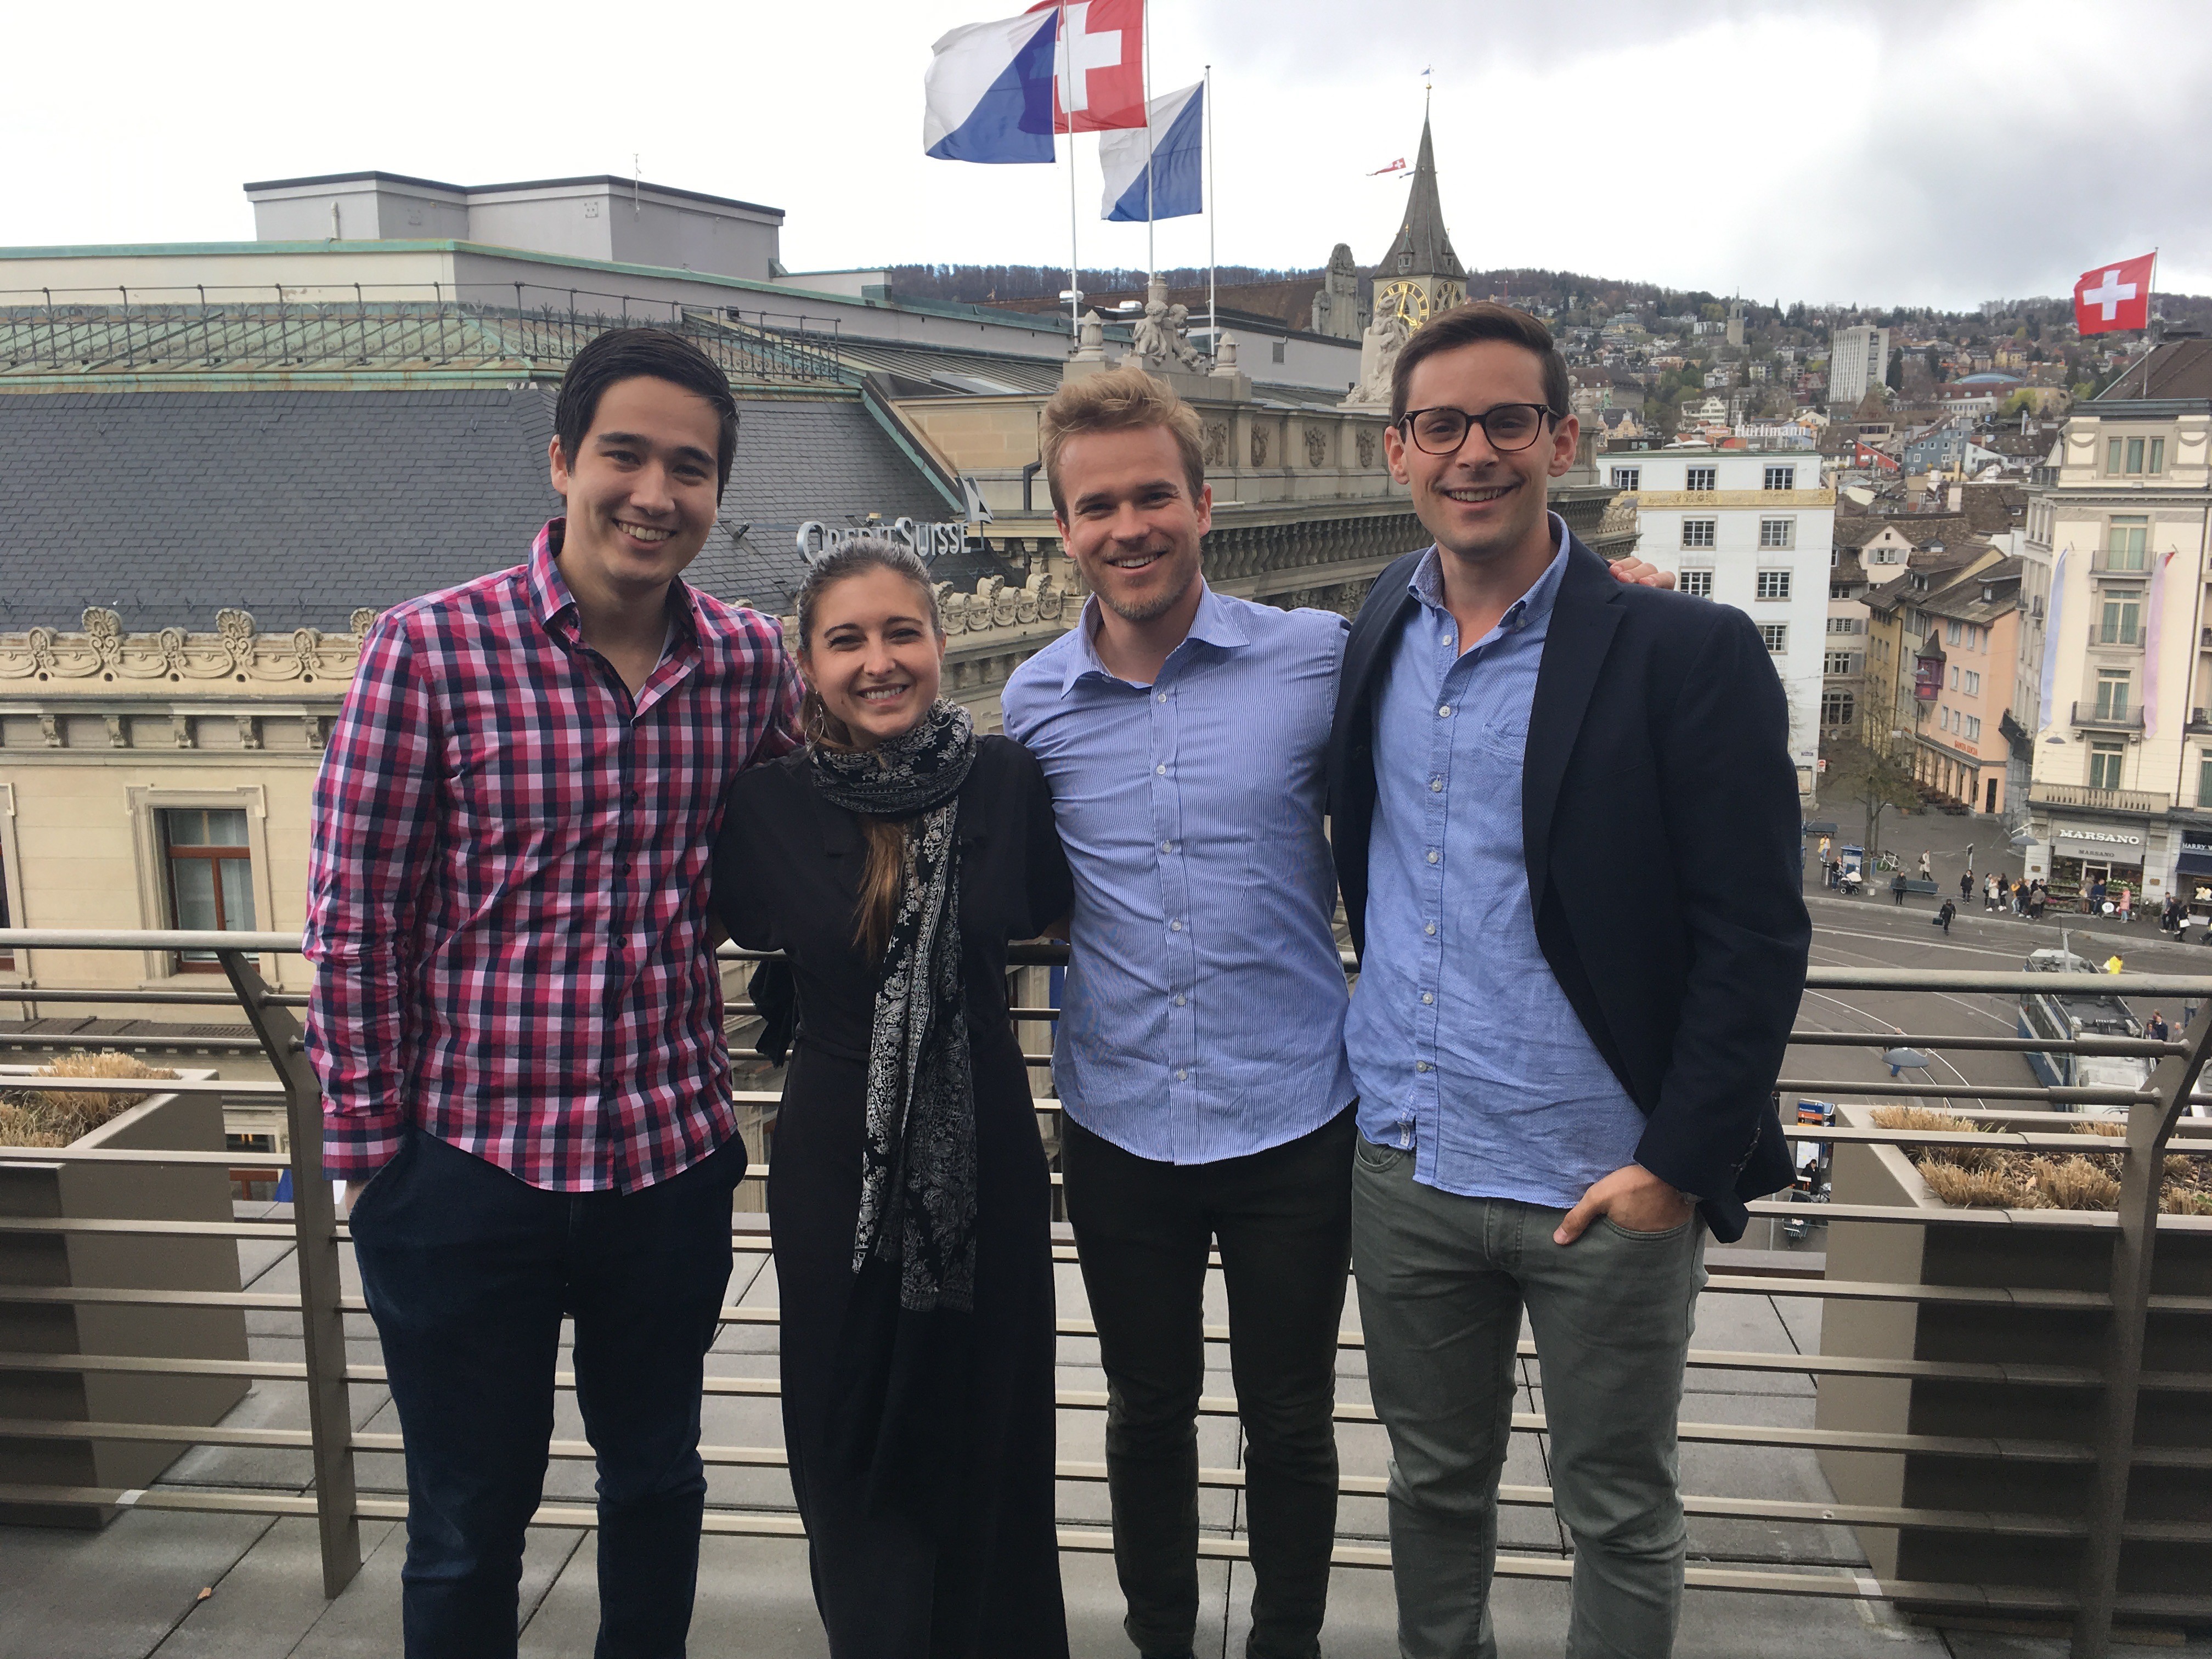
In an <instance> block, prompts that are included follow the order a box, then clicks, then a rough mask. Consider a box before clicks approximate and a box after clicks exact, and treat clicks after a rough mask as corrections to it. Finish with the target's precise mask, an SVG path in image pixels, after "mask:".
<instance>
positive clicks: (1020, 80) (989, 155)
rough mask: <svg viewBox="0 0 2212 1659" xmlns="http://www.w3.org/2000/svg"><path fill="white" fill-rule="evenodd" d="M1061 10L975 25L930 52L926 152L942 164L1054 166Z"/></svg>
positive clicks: (923, 129) (925, 81)
mask: <svg viewBox="0 0 2212 1659" xmlns="http://www.w3.org/2000/svg"><path fill="white" fill-rule="evenodd" d="M1059 38H1060V14H1059V12H1058V11H1057V10H1051V11H1043V12H1034V11H1032V12H1024V13H1023V14H1022V15H1020V16H1019V17H1009V18H1007V19H1006V20H1005V21H1003V22H997V23H970V24H969V25H967V26H966V27H963V28H957V29H954V30H952V31H951V33H948V34H946V35H945V37H944V38H943V39H942V40H939V41H938V43H937V44H936V45H935V46H932V47H931V48H930V51H931V52H932V53H933V54H934V55H933V57H932V58H930V61H929V71H928V73H927V75H925V76H923V77H922V96H923V100H924V104H925V109H924V112H923V115H922V118H921V147H922V149H924V150H925V151H927V153H928V154H929V155H933V156H934V157H936V158H937V159H938V160H939V161H1045V162H1049V161H1051V160H1052V133H1053V85H1052V78H1053V48H1054V45H1055V44H1056V42H1057V41H1058V40H1059Z"/></svg>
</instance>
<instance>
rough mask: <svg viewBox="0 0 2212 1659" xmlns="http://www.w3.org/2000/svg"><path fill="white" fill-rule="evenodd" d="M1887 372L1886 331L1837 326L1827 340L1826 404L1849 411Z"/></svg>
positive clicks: (1887, 337)
mask: <svg viewBox="0 0 2212 1659" xmlns="http://www.w3.org/2000/svg"><path fill="white" fill-rule="evenodd" d="M1888 375H1889V331H1888V330H1887V329H1886V328H1875V327H1872V326H1871V325H1860V326H1859V327H1857V328H1839V329H1838V330H1837V331H1836V332H1835V335H1834V337H1832V339H1831V340H1830V341H1829V343H1828V406H1829V407H1830V408H1831V409H1840V410H1843V411H1844V413H1846V414H1848V413H1850V411H1851V410H1854V409H1857V407H1858V406H1859V400H1860V399H1861V398H1864V397H1865V396H1866V395H1867V393H1868V392H1878V391H1879V390H1880V389H1881V385H1882V382H1883V381H1884V380H1887V378H1888Z"/></svg>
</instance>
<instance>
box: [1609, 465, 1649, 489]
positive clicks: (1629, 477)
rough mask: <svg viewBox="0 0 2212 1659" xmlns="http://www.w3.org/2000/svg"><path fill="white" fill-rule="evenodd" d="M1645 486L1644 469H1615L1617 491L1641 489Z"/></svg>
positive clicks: (1626, 467) (1614, 481)
mask: <svg viewBox="0 0 2212 1659" xmlns="http://www.w3.org/2000/svg"><path fill="white" fill-rule="evenodd" d="M1643 485H1644V469H1643V468H1642V467H1640V466H1616V467H1615V468H1613V488H1614V489H1642V488H1643Z"/></svg>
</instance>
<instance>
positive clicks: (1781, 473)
mask: <svg viewBox="0 0 2212 1659" xmlns="http://www.w3.org/2000/svg"><path fill="white" fill-rule="evenodd" d="M1766 487H1767V488H1768V489H1796V488H1797V469H1796V467H1794V466H1770V467H1768V468H1767V469H1766Z"/></svg>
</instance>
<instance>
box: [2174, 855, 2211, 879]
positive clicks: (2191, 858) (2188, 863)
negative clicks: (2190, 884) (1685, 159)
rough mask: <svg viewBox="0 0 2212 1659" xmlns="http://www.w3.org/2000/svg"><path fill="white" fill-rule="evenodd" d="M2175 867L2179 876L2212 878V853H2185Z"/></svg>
mask: <svg viewBox="0 0 2212 1659" xmlns="http://www.w3.org/2000/svg"><path fill="white" fill-rule="evenodd" d="M2173 867H2174V872H2175V873H2176V874H2178V875H2184V876H2212V853H2197V852H2185V853H2184V854H2182V855H2181V857H2180V858H2179V860H2177V861H2176V862H2175V864H2174V866H2173Z"/></svg>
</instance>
